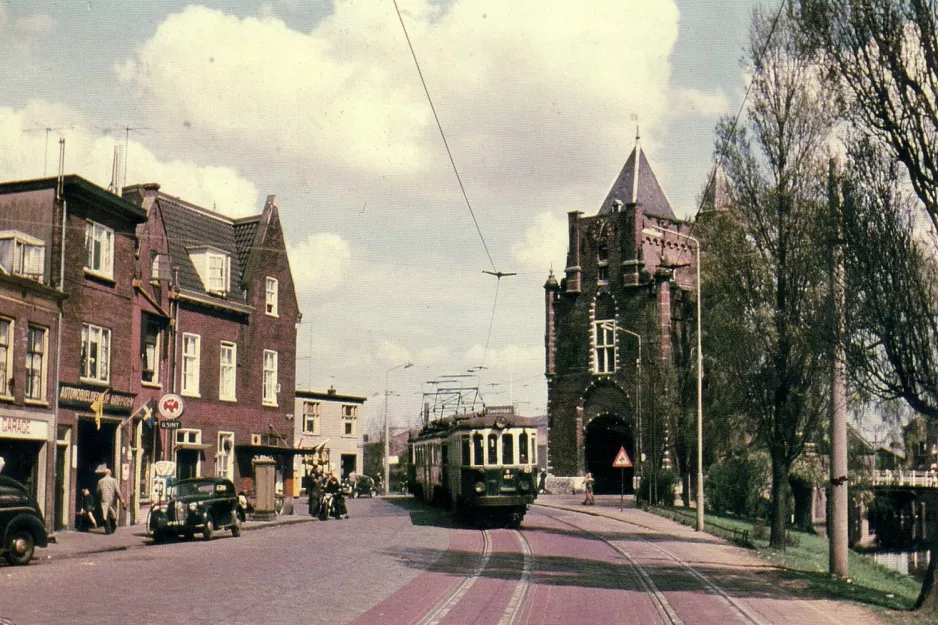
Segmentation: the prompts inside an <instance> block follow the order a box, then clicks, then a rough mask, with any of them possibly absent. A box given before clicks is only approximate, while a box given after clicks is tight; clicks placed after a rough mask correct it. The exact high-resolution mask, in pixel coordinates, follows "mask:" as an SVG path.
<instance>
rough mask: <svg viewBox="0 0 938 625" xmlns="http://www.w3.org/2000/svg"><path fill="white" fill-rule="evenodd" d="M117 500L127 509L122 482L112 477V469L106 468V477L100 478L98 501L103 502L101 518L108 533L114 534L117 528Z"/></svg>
mask: <svg viewBox="0 0 938 625" xmlns="http://www.w3.org/2000/svg"><path fill="white" fill-rule="evenodd" d="M117 502H120V504H121V506H122V507H123V508H124V509H125V510H126V509H127V503H126V502H125V501H124V498H123V497H122V496H121V489H120V484H118V483H117V480H115V479H114V478H113V477H111V470H110V469H104V477H102V478H101V479H100V480H98V503H100V504H101V519H102V522H103V523H104V531H105V533H107V534H113V533H114V530H116V529H117Z"/></svg>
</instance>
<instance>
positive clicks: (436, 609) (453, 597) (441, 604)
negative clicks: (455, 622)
mask: <svg viewBox="0 0 938 625" xmlns="http://www.w3.org/2000/svg"><path fill="white" fill-rule="evenodd" d="M491 555H492V538H491V536H490V535H489V532H488V530H482V559H481V560H479V566H477V567H476V569H475V570H474V571H473V572H472V575H470V576H469V577H467V578H465V579H463V580H462V582H461V583H460V584H459V585H458V586H457V587H456V588H455V589H454V590H453V591H452V592H451V593H450V594H449V595H448V596H445V597H443V598H442V599H440V600H439V601H438V602H437V604H436V605H435V606H433V608H431V609H430V611H429V612H427V614H426V616H424V617H423V618H422V619H420V620H419V621H417V625H439V623H440V621H442V620H443V619H444V618H446V615H447V614H449V611H450V610H452V609H453V606H455V605H456V604H457V603H459V602H460V601H462V599H463V597H465V596H466V593H467V592H469V589H470V588H472V585H473V584H475V583H476V580H477V579H479V576H480V575H482V571H484V570H485V567H486V566H488V563H489V557H491Z"/></svg>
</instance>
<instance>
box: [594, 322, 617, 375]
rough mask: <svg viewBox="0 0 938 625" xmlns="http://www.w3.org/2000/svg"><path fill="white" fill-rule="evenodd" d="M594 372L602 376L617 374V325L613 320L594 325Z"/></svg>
mask: <svg viewBox="0 0 938 625" xmlns="http://www.w3.org/2000/svg"><path fill="white" fill-rule="evenodd" d="M593 372H594V373H597V374H602V375H605V374H609V373H615V372H616V324H615V322H614V321H612V320H611V319H601V320H599V321H596V322H595V323H594V324H593Z"/></svg>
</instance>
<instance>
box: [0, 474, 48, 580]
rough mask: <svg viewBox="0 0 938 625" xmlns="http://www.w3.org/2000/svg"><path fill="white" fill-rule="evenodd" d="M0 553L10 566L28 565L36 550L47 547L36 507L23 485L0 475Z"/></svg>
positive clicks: (43, 529) (39, 513)
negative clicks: (0, 538) (1, 539)
mask: <svg viewBox="0 0 938 625" xmlns="http://www.w3.org/2000/svg"><path fill="white" fill-rule="evenodd" d="M0 537H2V538H3V542H2V543H0V553H2V554H3V555H5V556H6V559H7V562H9V563H10V564H14V565H16V564H28V563H29V561H30V560H32V558H33V552H35V550H36V547H47V546H48V545H49V535H48V533H47V532H46V523H45V521H44V520H43V518H42V512H41V511H40V510H39V504H38V503H36V500H35V499H33V497H32V495H30V494H29V491H28V490H27V489H26V487H25V486H23V485H22V484H20V483H19V482H17V481H16V480H14V479H13V478H9V477H5V476H2V475H0Z"/></svg>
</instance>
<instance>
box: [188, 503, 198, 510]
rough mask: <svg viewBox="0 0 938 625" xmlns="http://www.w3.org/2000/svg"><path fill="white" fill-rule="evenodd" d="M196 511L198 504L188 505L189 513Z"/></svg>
mask: <svg viewBox="0 0 938 625" xmlns="http://www.w3.org/2000/svg"><path fill="white" fill-rule="evenodd" d="M198 509H199V504H197V503H196V502H194V501H193V502H192V503H190V504H189V512H197V511H198Z"/></svg>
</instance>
